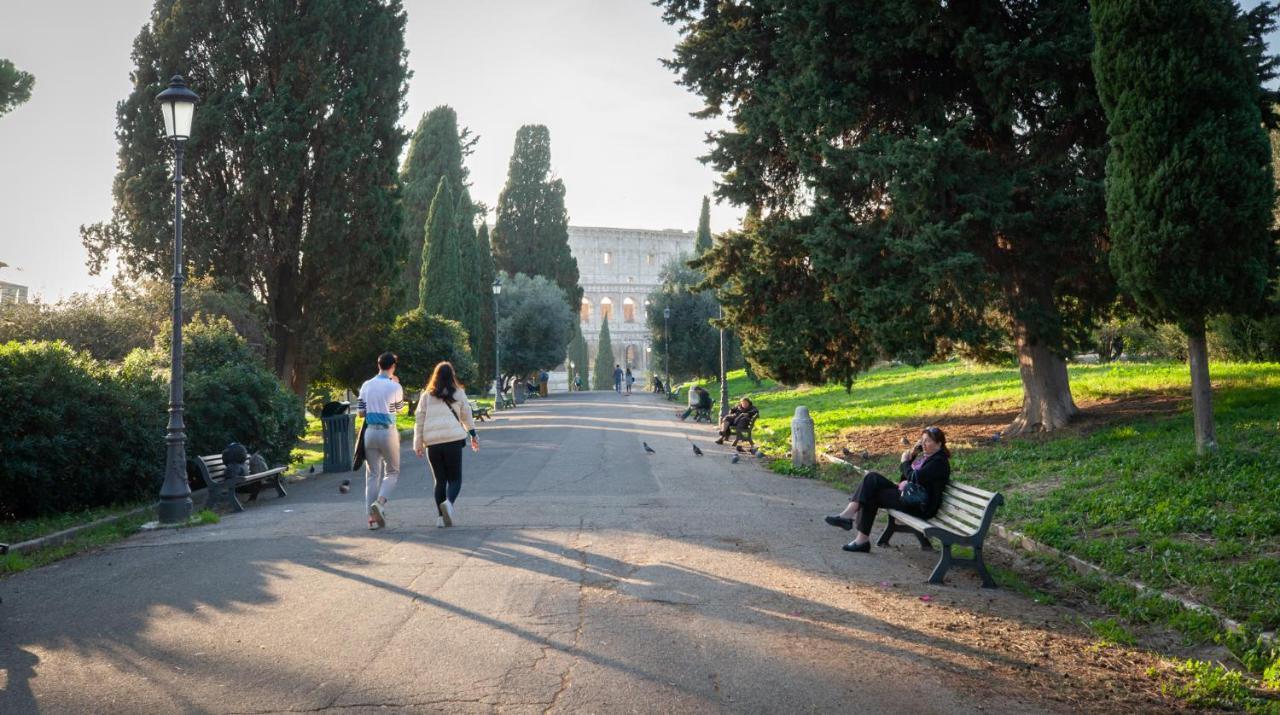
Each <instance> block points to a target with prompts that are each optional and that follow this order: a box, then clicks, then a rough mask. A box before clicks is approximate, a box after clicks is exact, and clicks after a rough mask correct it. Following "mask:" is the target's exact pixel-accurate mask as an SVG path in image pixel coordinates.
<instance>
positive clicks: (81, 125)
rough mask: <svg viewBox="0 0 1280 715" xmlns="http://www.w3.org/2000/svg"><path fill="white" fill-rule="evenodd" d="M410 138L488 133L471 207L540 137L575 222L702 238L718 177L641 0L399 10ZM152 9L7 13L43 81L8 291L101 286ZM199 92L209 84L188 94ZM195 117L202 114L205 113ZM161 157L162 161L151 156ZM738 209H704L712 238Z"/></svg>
mask: <svg viewBox="0 0 1280 715" xmlns="http://www.w3.org/2000/svg"><path fill="white" fill-rule="evenodd" d="M404 4H405V9H406V12H407V14H408V27H407V30H406V36H405V43H406V46H407V48H408V50H409V68H410V69H411V70H412V71H413V73H414V76H413V78H412V79H410V81H409V91H408V96H407V102H408V105H409V109H408V111H407V112H406V113H405V115H404V117H403V118H402V120H401V123H402V125H403V126H404V127H405V128H406V129H407V130H410V131H411V130H412V129H413V128H414V127H415V126H417V123H418V119H419V118H420V117H421V116H422V115H423V114H424V113H425V112H427V111H429V110H430V109H431V108H432V107H435V106H437V105H440V104H448V105H450V106H452V107H453V108H454V109H455V110H457V113H458V120H459V122H460V123H461V124H463V125H465V126H467V127H470V128H471V130H472V131H473V132H475V133H476V134H478V135H479V137H480V142H479V144H478V145H477V146H476V149H475V153H473V154H472V155H471V156H470V157H469V159H468V161H467V166H468V168H469V169H470V170H471V181H472V191H471V193H472V196H473V197H475V198H476V199H477V200H479V201H484V202H485V203H487V204H488V205H489V206H491V207H492V206H493V205H495V204H496V203H497V200H498V193H499V192H500V191H501V190H502V185H503V183H504V182H505V181H506V175H507V162H508V160H509V158H510V155H511V148H512V145H513V143H514V141H515V133H516V130H517V129H518V128H519V127H520V126H521V125H523V124H545V125H547V127H548V128H549V129H550V131H551V162H552V170H553V172H554V174H555V175H556V176H558V177H559V178H561V179H563V180H564V182H565V187H566V205H567V208H568V212H569V220H570V223H571V224H574V225H582V226H616V227H623V228H650V229H662V228H676V229H681V230H693V229H695V228H696V226H697V220H698V210H699V208H700V203H701V197H702V196H703V195H706V194H710V193H711V192H712V190H713V188H714V182H715V174H714V172H713V171H712V170H711V169H709V168H708V167H706V166H705V165H703V164H702V163H700V162H699V161H698V159H697V157H698V156H700V155H702V154H703V153H705V151H706V145H705V144H704V143H703V139H704V137H705V134H706V132H708V131H712V130H714V129H717V128H719V127H720V126H722V124H720V123H717V122H716V121H709V120H699V119H694V118H693V117H691V116H689V113H690V112H693V111H696V110H698V109H699V108H700V107H701V102H700V101H699V100H698V98H697V97H695V96H693V95H691V94H690V93H688V92H687V91H686V90H685V89H684V88H682V87H679V86H677V85H676V84H675V82H674V81H675V75H674V74H673V73H671V72H670V71H669V70H667V69H666V68H664V67H662V66H661V65H660V64H659V59H660V58H663V57H668V56H670V54H671V50H672V48H673V47H674V46H675V43H676V42H677V40H678V35H677V33H676V30H675V28H672V27H670V26H668V25H666V24H665V23H663V22H662V20H661V16H660V11H659V10H658V8H655V7H653V6H652V5H651V4H650V3H649V2H648V0H538V2H528V1H527V0H468V1H467V2H448V1H443V0H405V3H404ZM151 6H152V2H151V0H111V1H110V2H101V1H99V0H78V1H71V0H5V2H4V8H5V9H4V22H3V23H0V57H3V58H6V59H9V60H12V61H13V63H14V64H15V65H17V67H18V68H19V69H22V70H24V71H27V72H30V73H32V74H34V75H35V78H36V85H35V90H34V91H33V93H32V97H31V100H30V101H29V102H27V103H26V104H24V105H21V106H20V107H18V108H17V109H15V110H14V111H12V112H11V113H9V114H7V115H5V116H4V117H0V217H3V219H2V220H0V261H3V262H5V263H8V264H10V267H8V268H0V280H3V281H8V282H11V283H19V284H22V285H26V286H29V287H30V288H31V290H32V293H33V294H34V295H39V296H41V298H42V299H43V300H46V301H56V300H59V299H61V298H63V297H66V296H69V295H70V294H72V293H74V292H83V291H86V290H99V289H105V288H107V287H109V285H110V278H109V277H108V276H105V275H100V276H90V275H89V272H88V269H87V268H86V266H85V258H86V252H85V250H84V247H83V246H82V245H81V243H80V234H79V227H80V226H81V225H83V224H90V223H95V222H98V221H103V220H106V219H107V218H109V217H110V215H111V204H112V201H111V182H112V179H113V177H114V176H115V171H116V149H117V144H116V140H115V134H114V132H115V127H116V117H115V105H116V103H117V102H119V101H120V100H122V99H124V98H125V97H126V96H127V95H128V93H129V90H130V83H129V72H130V71H131V70H132V68H133V63H132V60H131V59H130V56H129V55H130V52H131V49H132V46H133V39H134V37H135V36H136V35H137V33H138V30H139V29H140V28H141V27H142V26H143V25H144V24H145V23H146V21H147V19H148V18H149V16H150V11H151ZM194 89H195V90H196V91H197V92H199V91H200V88H199V87H195V88H194ZM197 111H199V110H198V109H197ZM160 160H162V159H161V158H160V157H157V161H160ZM741 216H742V212H741V211H740V210H739V209H737V208H736V207H732V206H729V205H727V204H719V205H717V204H716V203H715V202H714V201H713V202H712V207H711V228H712V230H713V231H717V232H718V231H722V230H726V229H729V228H732V227H734V226H736V225H737V224H738V221H739V219H740V218H741Z"/></svg>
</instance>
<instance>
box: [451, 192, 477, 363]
mask: <svg viewBox="0 0 1280 715" xmlns="http://www.w3.org/2000/svg"><path fill="white" fill-rule="evenodd" d="M455 216H456V218H457V221H458V226H457V243H458V275H459V288H460V291H461V293H462V295H461V296H460V298H461V299H462V302H463V306H462V307H463V310H464V314H465V319H464V320H462V321H461V322H462V325H463V327H464V328H466V329H467V335H468V336H470V339H471V352H472V354H474V353H475V352H476V350H478V349H479V347H480V330H481V328H480V308H481V301H482V300H483V296H482V295H481V294H480V293H478V292H477V291H476V290H475V287H476V286H478V285H479V281H480V278H479V275H480V274H479V271H480V265H479V257H480V249H479V246H478V245H477V244H476V225H475V219H476V207H475V204H473V203H472V202H471V192H470V191H468V190H467V189H465V188H464V189H463V190H462V192H461V194H460V195H459V196H458V207H457V210H456V213H455Z"/></svg>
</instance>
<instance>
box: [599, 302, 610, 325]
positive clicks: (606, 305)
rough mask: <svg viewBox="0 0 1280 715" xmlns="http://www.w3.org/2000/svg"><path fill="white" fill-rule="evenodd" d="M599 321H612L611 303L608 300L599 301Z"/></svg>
mask: <svg viewBox="0 0 1280 715" xmlns="http://www.w3.org/2000/svg"><path fill="white" fill-rule="evenodd" d="M600 319H601V320H612V319H613V301H611V300H609V299H608V298H601V299H600Z"/></svg>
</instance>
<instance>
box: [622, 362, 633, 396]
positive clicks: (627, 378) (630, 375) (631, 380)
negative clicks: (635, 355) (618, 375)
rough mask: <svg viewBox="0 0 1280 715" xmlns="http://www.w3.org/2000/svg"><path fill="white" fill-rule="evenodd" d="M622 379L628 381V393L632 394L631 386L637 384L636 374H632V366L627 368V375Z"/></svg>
mask: <svg viewBox="0 0 1280 715" xmlns="http://www.w3.org/2000/svg"><path fill="white" fill-rule="evenodd" d="M622 379H623V380H626V382H627V394H628V395H630V394H631V386H632V385H634V384H636V378H635V375H632V374H631V368H627V373H626V375H625V376H624V377H623V378H622Z"/></svg>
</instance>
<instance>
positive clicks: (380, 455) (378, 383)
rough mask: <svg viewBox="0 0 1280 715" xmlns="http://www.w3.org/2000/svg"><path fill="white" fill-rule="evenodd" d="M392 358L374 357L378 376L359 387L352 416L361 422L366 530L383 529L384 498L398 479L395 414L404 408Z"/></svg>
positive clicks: (387, 355)
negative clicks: (366, 515)
mask: <svg viewBox="0 0 1280 715" xmlns="http://www.w3.org/2000/svg"><path fill="white" fill-rule="evenodd" d="M396 360H397V358H396V354H395V353H390V352H387V353H383V354H381V355H379V356H378V374H377V375H375V376H374V377H372V378H370V379H368V380H365V382H364V384H363V385H361V386H360V397H359V401H358V402H357V403H356V414H358V415H360V416H361V417H363V418H364V424H365V429H364V453H365V463H364V502H365V504H364V506H365V509H366V510H367V511H368V513H369V528H370V529H381V528H383V527H385V526H386V525H387V498H388V497H390V496H391V492H393V491H395V488H396V480H398V479H399V478H400V430H398V429H396V413H397V412H399V411H400V409H401V408H403V407H404V389H403V388H401V387H400V378H398V377H396Z"/></svg>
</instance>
